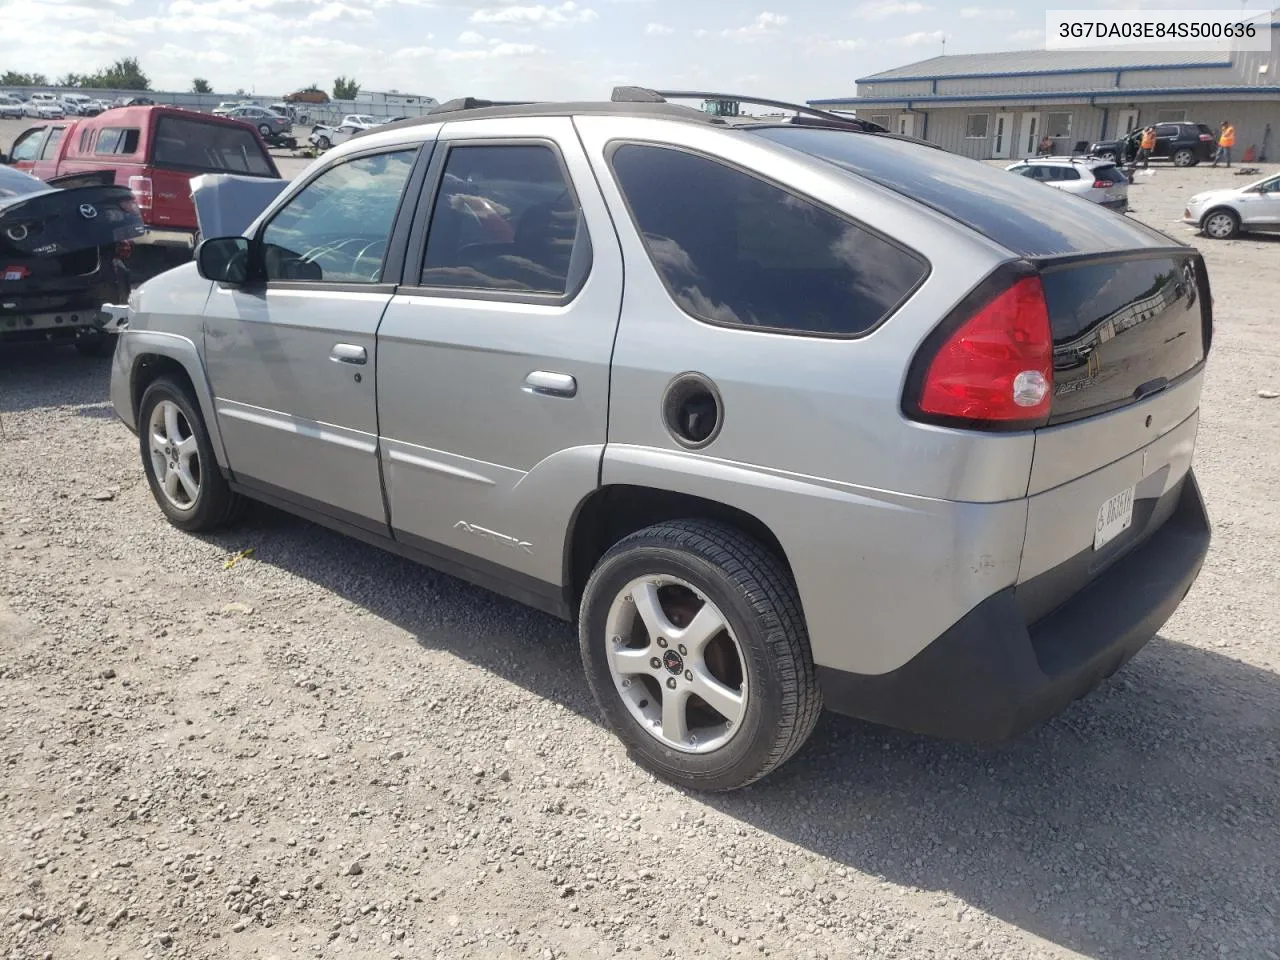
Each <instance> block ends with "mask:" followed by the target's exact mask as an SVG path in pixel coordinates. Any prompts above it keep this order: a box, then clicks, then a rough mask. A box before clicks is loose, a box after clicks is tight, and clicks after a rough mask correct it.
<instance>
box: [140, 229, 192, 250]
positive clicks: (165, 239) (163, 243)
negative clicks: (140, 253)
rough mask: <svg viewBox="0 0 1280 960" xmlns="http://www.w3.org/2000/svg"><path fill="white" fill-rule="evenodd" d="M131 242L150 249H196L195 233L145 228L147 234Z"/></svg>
mask: <svg viewBox="0 0 1280 960" xmlns="http://www.w3.org/2000/svg"><path fill="white" fill-rule="evenodd" d="M133 242H134V243H135V244H142V245H143V246H150V247H175V248H178V249H182V250H194V249H195V248H196V231H195V230H165V229H157V228H155V227H147V232H146V233H144V234H143V235H142V236H140V237H138V238H137V239H136V240H134V241H133Z"/></svg>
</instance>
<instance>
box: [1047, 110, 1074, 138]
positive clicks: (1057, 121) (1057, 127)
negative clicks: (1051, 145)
mask: <svg viewBox="0 0 1280 960" xmlns="http://www.w3.org/2000/svg"><path fill="white" fill-rule="evenodd" d="M1045 131H1046V132H1047V133H1048V135H1049V136H1050V137H1052V138H1053V139H1055V140H1066V139H1068V138H1070V136H1071V114H1069V113H1050V114H1048V115H1047V116H1046V117H1045Z"/></svg>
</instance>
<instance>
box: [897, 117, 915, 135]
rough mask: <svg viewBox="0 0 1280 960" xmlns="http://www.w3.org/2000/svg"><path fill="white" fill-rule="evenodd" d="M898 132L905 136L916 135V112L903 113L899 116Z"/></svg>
mask: <svg viewBox="0 0 1280 960" xmlns="http://www.w3.org/2000/svg"><path fill="white" fill-rule="evenodd" d="M898 132H899V133H900V134H902V135H903V136H904V137H914V136H915V135H916V115H915V114H914V113H903V114H900V115H899V116H898Z"/></svg>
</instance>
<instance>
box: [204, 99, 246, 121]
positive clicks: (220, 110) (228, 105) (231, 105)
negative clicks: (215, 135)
mask: <svg viewBox="0 0 1280 960" xmlns="http://www.w3.org/2000/svg"><path fill="white" fill-rule="evenodd" d="M251 106H253V104H252V103H249V102H247V101H244V100H223V101H222V102H221V103H220V104H218V105H217V106H216V107H214V108H213V115H214V116H215V117H225V116H226V115H227V114H229V113H230V112H231V111H232V110H239V109H240V108H241V107H251Z"/></svg>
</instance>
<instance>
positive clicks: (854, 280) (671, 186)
mask: <svg viewBox="0 0 1280 960" xmlns="http://www.w3.org/2000/svg"><path fill="white" fill-rule="evenodd" d="M611 162H612V165H613V170H614V174H615V175H616V177H617V179H618V185H619V187H620V188H621V189H622V193H623V195H624V196H625V198H626V201H627V206H628V208H629V209H630V211H631V215H632V217H633V219H634V221H635V224H636V227H637V229H638V230H639V232H640V234H641V235H642V236H643V237H644V242H645V246H646V247H647V248H648V251H649V256H650V257H651V258H652V260H653V264H654V266H655V267H656V268H657V270H658V273H659V274H660V275H661V277H662V280H663V282H664V283H665V284H666V287H667V290H668V292H669V293H670V294H671V296H672V298H673V299H674V300H675V301H676V302H677V303H678V304H679V305H680V306H681V308H683V309H684V310H685V311H686V312H687V313H689V314H691V315H692V316H694V317H696V318H698V319H699V320H704V321H707V322H709V323H716V324H724V325H731V326H743V327H751V328H754V329H767V330H774V331H778V332H783V333H797V334H810V335H819V336H833V337H854V336H858V335H860V334H864V333H866V332H868V331H870V330H871V329H872V328H874V327H875V326H877V325H878V324H880V323H881V322H882V321H883V320H884V319H885V318H886V317H887V316H888V315H889V314H890V313H892V312H893V311H894V309H895V308H896V307H897V306H898V304H899V303H901V302H902V301H903V300H904V299H905V298H906V297H907V295H908V294H910V293H911V291H912V290H913V289H915V287H916V286H917V285H918V284H919V283H920V281H922V280H923V279H924V277H925V275H926V274H927V273H928V265H927V264H926V263H925V261H924V260H923V259H922V258H921V257H919V256H918V255H917V254H915V253H912V252H910V251H908V250H905V249H903V248H902V247H900V246H898V245H896V244H894V243H892V242H890V241H889V240H886V239H885V238H883V237H880V236H878V235H877V234H874V233H872V232H871V231H870V230H868V229H866V228H864V227H861V226H859V225H858V224H856V223H853V222H852V221H850V220H848V219H847V218H845V217H842V216H839V215H837V214H835V213H833V212H831V211H830V210H827V209H825V208H823V207H820V206H818V205H817V204H816V203H813V202H811V201H808V200H806V199H804V198H803V197H800V196H797V195H796V194H793V193H790V192H788V191H786V190H784V189H782V188H781V187H778V186H775V185H773V184H771V183H768V182H766V181H764V180H761V179H759V178H758V177H755V176H752V175H750V174H747V173H744V172H743V171H741V170H737V169H735V168H733V167H730V166H727V165H726V164H724V163H720V162H718V161H716V160H712V159H710V158H707V157H702V156H698V155H696V154H692V153H686V152H684V151H681V150H674V149H670V148H666V147H655V146H647V145H640V144H624V145H622V146H620V147H619V148H618V149H617V150H616V151H614V153H613V157H612V161H611Z"/></svg>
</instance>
